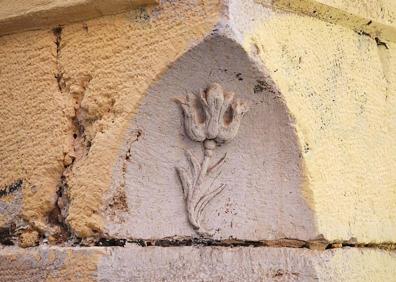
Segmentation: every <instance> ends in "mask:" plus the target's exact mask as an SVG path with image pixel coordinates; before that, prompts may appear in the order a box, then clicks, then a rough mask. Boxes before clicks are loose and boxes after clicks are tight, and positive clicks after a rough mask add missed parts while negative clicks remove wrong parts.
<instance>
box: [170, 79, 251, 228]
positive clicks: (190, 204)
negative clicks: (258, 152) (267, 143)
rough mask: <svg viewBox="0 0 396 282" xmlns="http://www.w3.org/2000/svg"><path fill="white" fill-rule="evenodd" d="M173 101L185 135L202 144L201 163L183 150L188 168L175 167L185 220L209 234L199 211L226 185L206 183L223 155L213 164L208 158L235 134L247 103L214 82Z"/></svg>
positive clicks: (215, 170) (215, 172)
mask: <svg viewBox="0 0 396 282" xmlns="http://www.w3.org/2000/svg"><path fill="white" fill-rule="evenodd" d="M177 101H178V102H179V104H180V106H181V107H182V109H183V114H184V128H185V131H186V134H187V136H188V137H189V138H190V139H191V140H193V141H197V142H203V145H204V159H203V161H202V163H199V161H198V160H197V159H196V157H195V156H194V155H193V154H192V153H191V152H189V151H187V160H188V162H189V168H188V169H185V168H183V167H177V168H176V170H177V173H178V175H179V179H180V182H181V184H182V188H183V194H184V198H185V199H186V207H187V213H188V220H189V222H190V224H191V225H192V226H193V228H194V229H195V230H196V232H197V233H198V234H200V235H202V236H211V235H213V233H212V232H211V231H208V230H205V229H204V228H202V226H201V217H202V213H203V210H204V209H205V207H206V206H207V205H208V203H209V202H210V201H211V200H213V199H214V198H215V197H216V196H217V195H218V194H220V193H221V192H222V191H223V189H224V188H225V186H226V185H225V184H223V183H222V184H220V185H219V186H218V187H214V188H213V187H212V185H207V183H206V182H208V181H207V179H208V177H209V178H210V177H212V178H217V177H216V175H217V176H218V175H219V174H220V173H221V171H220V169H221V167H222V165H223V163H224V160H225V156H223V157H222V158H221V159H220V160H219V161H218V162H216V163H215V164H214V165H210V160H211V157H212V156H213V154H214V150H215V149H216V147H217V144H220V143H225V142H229V141H231V140H232V139H233V138H234V137H235V136H236V134H237V133H238V129H239V125H240V123H241V119H242V117H243V116H244V114H245V113H246V112H247V111H248V107H247V105H246V103H244V102H242V101H240V100H237V99H234V94H233V93H228V92H224V90H223V88H222V87H221V86H220V85H219V84H217V83H213V84H211V85H210V86H209V88H208V89H207V90H206V91H202V92H201V93H200V94H199V95H193V94H189V95H187V96H186V97H185V98H181V99H180V98H179V99H177Z"/></svg>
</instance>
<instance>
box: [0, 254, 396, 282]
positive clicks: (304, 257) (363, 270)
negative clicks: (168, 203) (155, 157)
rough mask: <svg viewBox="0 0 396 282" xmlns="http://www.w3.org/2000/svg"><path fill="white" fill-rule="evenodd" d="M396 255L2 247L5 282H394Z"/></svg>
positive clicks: (1, 277)
mask: <svg viewBox="0 0 396 282" xmlns="http://www.w3.org/2000/svg"><path fill="white" fill-rule="evenodd" d="M395 268H396V255H395V254H394V253H391V252H387V251H381V250H371V249H364V250H359V249H354V248H344V249H337V250H328V251H325V252H318V251H310V250H306V249H288V248H250V247H242V248H224V247H169V248H164V247H136V246H128V247H125V248H119V247H107V248H98V247H91V248H58V247H45V246H41V247H38V248H31V249H19V248H2V249H1V250H0V281H65V280H66V281H76V280H78V281H131V280H132V281H246V280H249V281H318V280H319V281H393V279H394V276H395Z"/></svg>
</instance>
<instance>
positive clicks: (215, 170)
mask: <svg viewBox="0 0 396 282" xmlns="http://www.w3.org/2000/svg"><path fill="white" fill-rule="evenodd" d="M226 157H227V153H225V154H224V156H223V157H222V158H221V159H220V160H219V161H218V162H217V163H215V164H214V165H212V166H211V167H210V168H208V175H209V176H212V177H213V176H214V175H215V174H217V173H218V172H220V169H221V167H222V166H223V164H224V163H225V159H226Z"/></svg>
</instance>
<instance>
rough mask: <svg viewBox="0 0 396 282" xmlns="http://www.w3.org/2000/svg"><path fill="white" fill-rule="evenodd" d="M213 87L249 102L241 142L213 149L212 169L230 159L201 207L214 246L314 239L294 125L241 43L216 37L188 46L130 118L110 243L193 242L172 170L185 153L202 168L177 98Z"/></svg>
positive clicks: (108, 228) (110, 221) (198, 146)
mask: <svg viewBox="0 0 396 282" xmlns="http://www.w3.org/2000/svg"><path fill="white" fill-rule="evenodd" d="M214 82H215V83H218V84H220V85H221V86H222V87H223V88H224V89H225V91H231V92H234V93H235V95H236V96H237V97H238V98H241V99H243V100H246V101H248V103H249V105H250V109H249V111H248V113H247V114H246V115H245V116H244V118H243V119H242V122H241V124H240V128H239V132H238V134H237V136H236V137H235V138H234V139H233V140H232V141H231V142H229V143H227V144H225V145H223V146H221V147H219V148H217V149H216V152H215V156H214V158H213V161H216V160H218V159H220V158H221V157H222V156H224V155H225V154H226V160H225V163H224V165H223V167H222V169H221V175H220V176H218V177H217V178H216V179H215V180H214V181H213V184H212V185H213V186H216V185H221V184H226V188H225V189H224V190H223V191H222V192H221V193H220V194H218V195H217V196H216V197H215V198H213V200H212V201H210V202H209V204H208V205H207V206H206V208H205V209H204V211H203V213H202V225H203V226H204V227H205V228H206V229H208V230H212V231H213V233H214V234H213V238H216V239H224V238H230V237H233V238H238V239H249V240H262V239H267V240H271V239H279V238H299V239H310V238H314V237H315V236H316V234H314V233H315V226H314V217H313V212H312V210H311V209H310V208H309V205H308V203H307V201H306V199H304V197H303V193H302V185H303V165H302V160H301V157H300V146H299V144H298V140H297V137H296V134H295V130H294V127H293V120H292V118H291V117H290V116H289V114H288V110H287V108H286V106H285V105H284V104H283V102H282V99H281V95H280V94H279V93H278V92H277V90H276V89H275V87H274V86H273V83H272V82H271V80H270V78H269V77H268V75H266V74H265V72H263V71H262V70H261V69H259V67H258V66H257V65H256V63H254V62H253V61H252V60H251V59H250V58H249V56H248V55H247V54H246V52H245V51H244V50H243V48H241V46H240V45H239V44H238V43H236V42H235V41H233V40H231V39H229V38H225V37H222V36H215V37H211V38H208V39H207V40H205V41H204V42H202V43H200V44H199V45H197V46H196V47H193V48H192V49H191V50H190V51H188V52H187V53H186V54H184V55H183V56H182V57H181V58H180V59H178V60H177V61H176V62H174V63H173V64H172V65H171V66H170V67H169V69H168V70H167V71H166V72H165V73H163V74H162V75H161V76H160V77H159V78H158V80H157V82H156V83H155V84H154V85H152V86H151V87H150V88H149V90H148V93H147V95H146V96H145V98H144V99H143V101H142V103H141V105H140V108H139V112H138V113H137V114H136V115H135V117H134V118H133V120H131V124H130V136H129V137H127V138H126V139H128V138H129V141H128V142H125V144H126V145H125V146H126V148H125V151H128V157H127V159H128V160H127V161H126V162H124V163H123V164H122V165H121V164H120V166H119V167H118V168H117V169H115V172H114V183H115V184H117V185H118V187H113V191H114V192H113V194H114V195H113V196H114V197H117V193H125V195H124V196H123V198H124V201H125V206H127V209H123V210H121V211H119V212H117V211H116V212H114V211H113V212H112V213H108V216H107V223H106V233H107V234H108V235H109V236H113V237H119V238H144V239H158V238H164V237H169V236H194V235H196V232H195V231H194V229H193V228H192V226H191V224H190V222H189V220H188V216H187V211H186V201H185V199H184V197H183V191H182V186H181V183H180V179H179V177H178V175H177V173H176V167H177V166H182V167H183V166H184V167H188V163H187V159H186V155H185V151H186V150H190V151H191V152H193V154H194V155H195V156H196V157H197V159H198V160H199V161H201V160H202V158H203V149H202V145H201V144H200V143H197V142H194V141H191V140H190V139H189V138H188V136H187V135H186V133H185V130H184V126H183V115H182V111H181V109H180V107H179V106H178V105H177V103H175V102H174V99H175V98H177V97H184V96H186V95H187V94H188V93H195V94H197V93H199V92H200V91H202V90H204V89H206V88H207V87H208V86H209V85H210V84H211V83H214ZM137 132H139V134H138V135H139V137H138V138H137V140H135V139H136V138H134V136H136V134H137ZM130 140H132V141H130ZM123 157H124V156H121V157H120V158H123ZM120 163H121V162H120ZM117 185H115V186H117ZM119 185H122V186H123V187H122V190H123V191H121V190H120V189H119ZM110 214H111V215H110Z"/></svg>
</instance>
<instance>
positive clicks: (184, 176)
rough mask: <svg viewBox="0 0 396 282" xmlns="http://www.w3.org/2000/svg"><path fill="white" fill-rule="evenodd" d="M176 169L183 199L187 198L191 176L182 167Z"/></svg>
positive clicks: (190, 186) (190, 187) (190, 185)
mask: <svg viewBox="0 0 396 282" xmlns="http://www.w3.org/2000/svg"><path fill="white" fill-rule="evenodd" d="M176 171H177V174H178V175H179V178H180V182H181V184H182V188H183V195H184V199H187V198H188V194H189V192H190V191H191V189H192V179H191V176H190V175H189V174H188V172H187V170H185V169H184V168H182V167H177V168H176Z"/></svg>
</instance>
